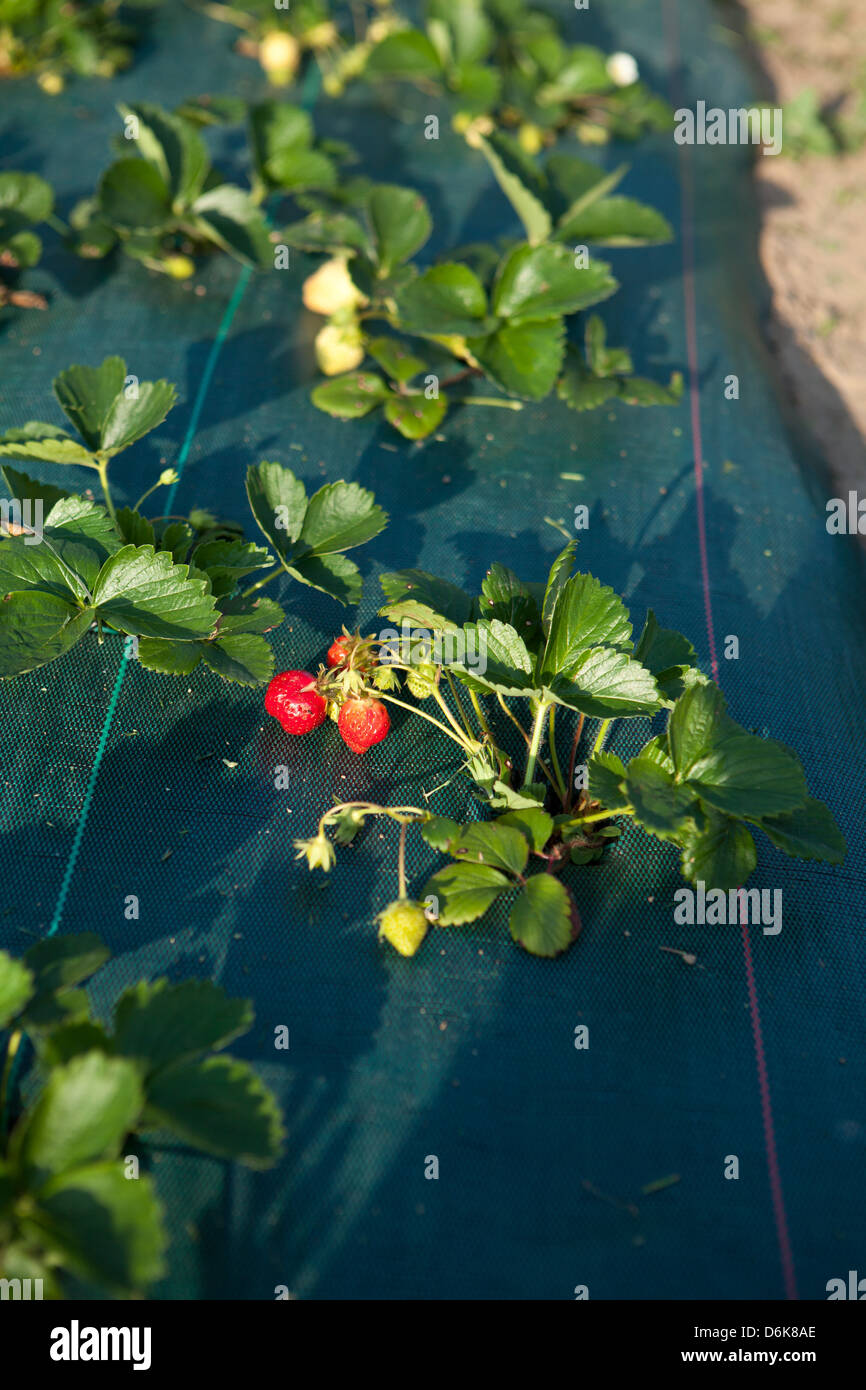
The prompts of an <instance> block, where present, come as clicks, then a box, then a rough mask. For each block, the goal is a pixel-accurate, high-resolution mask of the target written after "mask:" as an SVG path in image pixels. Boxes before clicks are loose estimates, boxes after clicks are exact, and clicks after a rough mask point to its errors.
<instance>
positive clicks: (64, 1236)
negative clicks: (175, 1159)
mask: <svg viewBox="0 0 866 1390" xmlns="http://www.w3.org/2000/svg"><path fill="white" fill-rule="evenodd" d="M94 1055H98V1054H94ZM70 1065H74V1064H72V1063H71V1064H70ZM121 1065H123V1064H121ZM34 1226H35V1230H36V1233H37V1235H38V1238H39V1239H40V1241H42V1242H44V1241H45V1239H46V1238H47V1239H48V1241H49V1243H50V1245H51V1246H52V1247H56V1248H57V1249H59V1250H60V1252H61V1253H62V1255H63V1263H64V1264H66V1265H68V1266H69V1268H70V1269H72V1270H74V1271H75V1272H76V1273H78V1274H80V1275H81V1276H83V1277H84V1278H86V1279H92V1280H94V1281H95V1282H96V1283H97V1284H99V1285H101V1286H103V1287H108V1288H109V1289H117V1290H119V1291H121V1292H129V1293H131V1292H134V1291H137V1290H139V1289H143V1288H145V1287H146V1286H147V1285H148V1284H152V1283H153V1282H154V1280H156V1279H159V1278H161V1277H162V1275H163V1274H164V1273H165V1264H164V1261H163V1254H164V1251H165V1247H166V1244H167V1237H166V1234H165V1231H164V1229H163V1225H162V1209H161V1207H160V1204H159V1202H158V1201H157V1199H156V1196H155V1193H154V1190H153V1186H152V1183H151V1180H150V1178H149V1177H147V1176H144V1177H140V1178H139V1179H138V1180H137V1181H136V1182H130V1181H129V1180H128V1179H127V1178H126V1176H125V1174H124V1171H123V1168H122V1166H121V1165H120V1164H119V1163H114V1162H112V1163H98V1164H92V1165H90V1166H88V1167H86V1168H77V1169H75V1170H74V1171H73V1172H70V1173H64V1174H63V1175H62V1176H60V1177H57V1178H54V1179H53V1180H52V1181H51V1182H50V1183H48V1185H47V1186H46V1187H45V1188H44V1189H43V1191H42V1192H41V1193H40V1194H39V1202H38V1206H37V1208H36V1212H35V1214H34Z"/></svg>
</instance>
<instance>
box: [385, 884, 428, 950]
mask: <svg viewBox="0 0 866 1390" xmlns="http://www.w3.org/2000/svg"><path fill="white" fill-rule="evenodd" d="M376 921H377V922H378V923H379V940H380V941H381V940H382V938H383V937H384V938H385V940H386V941H390V943H391V945H392V946H393V947H394V950H395V951H399V952H400V955H401V956H414V954H415V952H416V951H417V950H418V947H419V946H420V945H421V942H422V941H423V940H424V937H425V936H426V935H427V927H428V925H429V923H428V921H427V917H426V915H425V913H424V904H423V903H415V902H411V901H410V900H409V898H398V899H397V901H396V902H393V903H389V904H388V906H387V907H386V908H385V910H384V911H383V912H380V913H379V915H378V917H377V918H376Z"/></svg>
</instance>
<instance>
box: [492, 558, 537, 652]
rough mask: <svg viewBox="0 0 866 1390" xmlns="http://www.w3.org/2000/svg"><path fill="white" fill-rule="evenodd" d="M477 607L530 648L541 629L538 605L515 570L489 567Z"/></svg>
mask: <svg viewBox="0 0 866 1390" xmlns="http://www.w3.org/2000/svg"><path fill="white" fill-rule="evenodd" d="M478 606H479V608H480V609H481V613H482V615H483V616H484V617H485V618H490V619H493V618H497V619H498V620H499V621H500V622H502V623H509V624H510V625H511V627H513V628H514V629H515V631H516V632H518V633H519V634H520V636H521V637H522V638H523V640H524V642H525V643H526V644H527V646H529V647H531V646H532V645H533V644H534V642H535V639H536V638H537V636H538V633H539V631H540V627H541V615H540V613H539V611H538V604H537V603H536V601H535V599H534V597H533V596H532V594H531V593H530V591H529V589H528V588H527V587H526V585H525V584H524V583H522V581H521V580H519V579H518V578H517V575H516V574H514V573H513V571H512V570H510V569H508V568H507V567H506V566H505V565H500V564H499V563H498V562H496V561H494V563H493V564H492V565H491V566H490V568H489V570H488V571H487V573H486V575H485V576H484V580H483V582H482V585H481V597H480V599H479V600H478Z"/></svg>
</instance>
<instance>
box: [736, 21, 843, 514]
mask: <svg viewBox="0 0 866 1390" xmlns="http://www.w3.org/2000/svg"><path fill="white" fill-rule="evenodd" d="M739 8H740V10H741V11H742V18H741V31H742V32H744V33H745V35H746V38H747V40H748V41H749V50H750V55H751V59H752V66H753V69H754V68H755V67H756V66H757V68H758V74H756V78H755V81H756V96H757V97H759V98H770V99H772V100H773V101H774V103H775V104H778V105H782V106H784V105H785V103H786V102H788V101H790V100H791V98H792V97H795V96H796V95H797V94H798V93H799V92H801V91H802V89H803V88H804V87H807V86H811V87H813V88H815V90H816V91H817V92H818V94H819V96H820V98H821V101H822V104H823V102H825V101H826V102H835V101H837V100H840V99H842V100H844V101H845V102H846V103H847V105H848V107H849V108H850V105H851V103H852V101H853V100H854V99H855V98H854V95H853V94H854V92H855V89H856V88H857V87H858V85H860V84H862V83H863V81H864V76H866V0H739ZM720 10H721V12H722V14H723V15H724V16H725V17H729V16H730V15H731V14H732V9H731V8H730V6H729V5H724V7H721V6H720ZM724 22H725V20H724V19H723V23H724ZM738 27H740V26H738ZM755 177H756V181H757V191H758V198H759V203H760V207H761V212H762V223H763V232H762V238H761V258H762V262H763V266H764V271H765V274H766V275H767V278H768V280H769V282H770V284H771V286H772V288H773V293H774V322H773V324H772V328H771V332H772V337H773V342H774V346H775V348H776V350H777V352H778V354H779V358H780V361H781V365H782V370H783V373H784V375H785V379H786V382H787V384H788V388H789V390H790V391H791V393H792V395H793V397H794V399H795V403H796V405H797V408H798V410H799V411H800V413H801V415H802V416H803V417H804V420H805V422H806V423H807V424H808V426H809V427H810V428H811V430H812V432H813V434H814V435H815V436H816V437H817V439H818V441H819V443H820V445H821V448H822V452H823V453H824V454H825V456H826V457H827V459H828V462H829V464H830V466H831V468H832V470H833V473H834V476H835V477H836V479H837V480H838V482H839V484H840V486H843V487H844V486H851V487H857V486H858V485H859V488H860V491H861V493H862V492H863V491H864V488H866V148H862V149H860V150H859V151H858V152H857V153H854V154H846V155H842V156H839V155H809V156H807V157H805V158H802V159H796V160H795V159H791V158H787V157H786V156H785V153H784V133H783V152H782V154H781V155H779V156H777V157H775V158H773V159H759V160H757V161H756V173H755ZM816 368H817V370H816Z"/></svg>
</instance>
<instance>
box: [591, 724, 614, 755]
mask: <svg viewBox="0 0 866 1390" xmlns="http://www.w3.org/2000/svg"><path fill="white" fill-rule="evenodd" d="M612 723H613V720H612V719H603V720H602V721H601V728H600V729H599V731H598V733H597V734H596V736H595V743H594V744H593V745H592V751H593V755H595V754H596V753H600V752H601V750H602V748H603V747H604V741H605V739H606V738H607V731H608V729H609V728H610V726H611V724H612Z"/></svg>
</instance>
